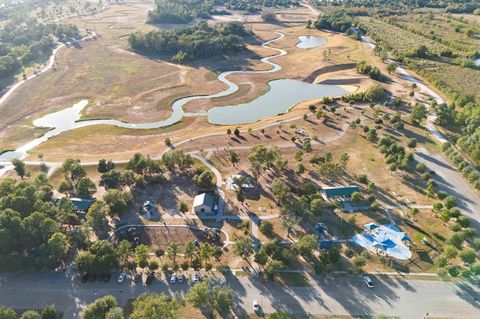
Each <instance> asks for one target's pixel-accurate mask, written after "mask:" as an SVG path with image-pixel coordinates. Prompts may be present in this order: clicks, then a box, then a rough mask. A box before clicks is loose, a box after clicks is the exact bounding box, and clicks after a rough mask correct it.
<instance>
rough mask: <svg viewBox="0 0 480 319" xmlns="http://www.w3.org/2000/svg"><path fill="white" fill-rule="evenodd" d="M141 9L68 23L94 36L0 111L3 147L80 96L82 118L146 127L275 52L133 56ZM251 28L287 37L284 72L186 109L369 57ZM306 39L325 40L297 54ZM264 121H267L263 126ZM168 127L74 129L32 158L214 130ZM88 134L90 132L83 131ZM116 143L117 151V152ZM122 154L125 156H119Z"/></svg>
mask: <svg viewBox="0 0 480 319" xmlns="http://www.w3.org/2000/svg"><path fill="white" fill-rule="evenodd" d="M147 10H148V5H144V4H126V5H113V6H111V7H109V8H108V9H106V10H105V11H103V12H101V13H98V14H96V15H93V16H88V17H81V18H72V19H70V20H69V21H70V22H73V23H76V24H77V25H79V27H81V28H87V29H90V30H93V31H95V32H96V33H97V34H98V38H97V40H93V41H90V42H87V43H85V44H84V45H83V48H81V49H75V48H67V49H62V50H61V51H60V53H59V56H58V57H57V62H56V71H51V72H50V71H49V72H47V73H46V74H44V75H42V76H41V77H39V78H37V79H35V80H32V82H30V83H27V84H26V85H25V86H23V87H22V88H20V89H19V90H18V91H17V92H16V93H15V94H14V95H13V96H12V97H11V98H10V99H9V100H7V101H6V103H5V104H4V105H3V106H2V107H1V108H0V115H2V116H1V120H0V136H2V149H13V148H14V147H16V146H19V145H21V144H22V143H24V142H25V141H28V140H30V139H32V138H33V137H34V136H38V134H41V133H42V132H44V131H45V130H43V129H38V128H33V126H32V125H31V121H32V120H34V119H35V118H37V117H39V116H41V115H45V114H47V113H50V112H52V111H55V110H59V109H61V108H65V107H68V106H70V105H72V104H73V103H74V102H75V101H77V100H78V99H80V98H89V99H90V100H91V101H92V102H91V104H90V105H89V106H88V107H87V108H86V109H85V110H84V111H83V112H82V118H83V119H91V118H114V119H118V120H122V121H128V122H152V121H158V120H161V119H165V118H166V117H168V116H169V115H170V114H171V109H170V105H171V103H172V102H173V101H174V100H175V99H178V98H180V97H184V96H188V95H195V94H211V93H215V92H219V91H221V90H223V89H224V88H225V86H224V84H223V83H221V82H219V81H217V80H216V74H218V73H219V72H221V71H224V70H228V69H238V70H241V69H243V70H266V69H269V68H270V66H269V65H267V64H264V63H261V62H260V61H259V59H260V58H261V57H264V56H268V55H271V54H273V53H274V51H273V50H271V49H268V48H262V47H260V46H259V45H258V43H255V41H253V40H252V41H253V42H251V44H249V45H248V50H247V51H245V52H243V53H240V54H237V55H234V56H231V57H228V56H223V57H215V58H212V59H202V60H198V61H194V62H193V63H191V64H189V65H184V66H180V65H174V64H171V63H168V62H162V61H157V60H151V59H148V58H146V57H142V56H139V55H137V54H134V53H132V52H130V51H128V50H127V44H126V35H128V34H129V33H130V32H134V31H136V30H143V31H148V30H151V29H153V28H155V26H152V25H147V24H145V15H146V11H147ZM298 10H300V9H298ZM302 10H303V11H305V10H306V9H305V8H304V9H302ZM302 10H300V11H302ZM303 11H302V12H303ZM307 11H308V10H307ZM303 13H305V12H303ZM252 27H253V30H254V32H255V35H256V36H257V37H258V38H259V39H261V40H262V41H265V40H268V39H271V38H273V37H276V36H277V35H276V34H275V33H273V30H281V31H282V32H284V33H285V34H286V37H285V38H284V39H282V40H280V41H278V43H276V42H275V43H274V44H273V45H274V46H276V47H279V48H285V49H286V50H287V51H289V54H288V55H286V56H284V57H280V58H277V59H275V62H276V63H280V64H281V65H282V66H283V67H284V68H283V70H281V71H280V72H277V73H273V74H255V75H250V74H248V75H244V74H242V75H240V74H236V75H232V76H231V78H230V79H231V80H232V81H234V82H235V83H237V84H238V85H239V86H240V90H239V91H238V92H236V93H234V94H233V95H231V96H229V97H225V98H218V99H213V100H198V101H194V102H192V103H190V104H188V105H187V106H186V110H189V111H197V112H198V111H204V110H207V109H208V108H210V107H212V106H217V105H227V104H237V103H242V102H246V101H249V100H252V99H254V98H255V97H257V96H259V95H261V94H263V93H265V92H266V90H268V86H267V84H266V83H267V81H269V80H272V79H278V78H285V77H287V78H297V79H304V78H305V77H307V76H308V75H309V74H311V73H313V72H314V71H316V70H318V69H320V68H322V67H323V66H325V65H335V64H338V63H347V62H350V63H351V62H355V61H359V60H362V59H366V60H372V59H373V56H372V55H371V53H365V50H362V45H361V43H358V42H355V41H353V40H351V39H349V38H346V37H344V36H342V35H334V34H330V33H325V32H320V31H318V30H308V29H305V28H304V26H303V25H301V26H293V27H291V26H288V25H281V26H279V25H271V24H264V23H258V24H252ZM306 34H311V35H316V36H321V37H325V38H327V40H328V43H327V44H326V45H325V46H322V47H318V48H315V49H311V50H302V49H298V48H297V47H296V46H295V45H296V43H297V42H298V39H297V36H299V35H306ZM326 50H328V51H329V52H335V54H331V55H330V56H329V57H328V59H327V60H326V61H325V59H324V58H323V57H322V55H323V52H324V51H326ZM312 53H313V54H312ZM332 77H333V79H334V80H335V81H336V82H335V84H342V83H345V84H347V83H350V82H349V78H351V77H355V78H356V80H355V82H356V85H357V89H358V88H360V89H363V88H364V87H366V86H367V85H369V83H370V82H369V80H367V79H365V78H363V77H359V76H358V75H355V74H354V70H343V71H337V72H333V73H330V74H323V75H321V76H320V77H319V78H318V79H317V82H322V81H325V80H332ZM198 79H201V81H198ZM40 81H41V82H42V83H43V84H42V85H41V86H40V85H38V83H39V82H40ZM54 83H56V84H54ZM58 83H60V85H59V84H58ZM78 83H81V85H78ZM44 87H47V89H45V88H44ZM17 105H21V107H17ZM265 122H267V121H262V123H265ZM174 127H175V128H173V127H170V128H164V129H160V130H149V131H148V132H141V133H140V132H132V131H128V130H123V129H117V128H113V127H104V126H102V127H100V126H99V127H94V128H86V129H80V130H78V132H68V133H66V134H62V135H61V136H58V137H55V138H54V139H52V140H51V141H48V142H47V143H46V144H45V145H42V146H40V149H39V150H38V152H37V150H35V154H38V153H40V152H41V153H43V154H45V157H46V158H49V156H50V154H49V153H50V150H51V151H53V152H54V153H55V154H58V153H56V152H57V151H59V152H60V153H62V154H65V152H64V151H65V150H66V149H64V147H65V146H66V145H69V146H68V148H69V150H68V151H67V152H72V153H70V154H80V153H81V152H78V151H79V148H81V147H87V148H88V150H87V149H85V155H86V154H91V156H88V157H86V158H85V159H87V158H95V156H97V155H98V156H100V154H101V153H97V152H96V151H95V149H96V148H101V147H102V148H103V150H104V151H105V152H106V153H107V154H112V158H121V157H123V158H125V157H128V156H130V154H131V152H128V150H132V152H134V151H135V150H139V151H141V150H142V149H143V146H142V145H145V147H148V149H149V150H152V149H158V147H155V146H154V144H158V143H157V142H158V140H159V134H163V133H166V132H169V133H170V132H172V131H174V130H175V132H174V133H173V134H170V135H173V136H171V138H172V139H174V140H175V139H176V137H178V138H181V137H183V136H185V134H188V132H185V130H183V128H186V127H188V129H189V130H191V131H192V132H193V131H195V132H198V129H201V130H205V131H211V130H212V129H213V130H217V129H218V128H216V127H214V126H212V125H210V124H208V123H206V121H205V119H200V118H199V119H184V120H183V121H182V123H181V124H177V125H175V126H174ZM86 132H89V134H85V133H86ZM125 133H126V134H125ZM139 135H141V136H143V138H145V139H146V140H145V144H144V143H137V142H135V143H134V144H133V141H131V142H129V140H131V138H130V137H131V136H139ZM78 136H82V139H81V140H80V139H78V138H77V137H78ZM98 136H102V139H100V140H99V139H98V138H97V137H98ZM160 136H161V137H160V140H163V139H164V138H165V137H163V136H164V135H160ZM72 139H74V140H76V143H74V145H72V143H71V142H68V141H70V140H72ZM147 140H148V141H147ZM89 141H90V142H89ZM84 143H85V145H84V146H82V145H83V144H84ZM146 144H148V146H147V145H146ZM87 145H88V146H87ZM115 145H123V147H122V148H121V149H120V150H119V149H118V147H116V146H115ZM159 145H160V144H159ZM105 147H106V148H105ZM74 149H75V153H73V151H74ZM125 151H126V152H128V154H127V153H125V154H122V153H123V152H125ZM55 154H51V155H52V157H55V158H56V155H55ZM124 155H126V156H124Z"/></svg>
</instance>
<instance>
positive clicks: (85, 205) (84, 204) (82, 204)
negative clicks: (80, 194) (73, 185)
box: [70, 198, 93, 212]
mask: <svg viewBox="0 0 480 319" xmlns="http://www.w3.org/2000/svg"><path fill="white" fill-rule="evenodd" d="M70 200H71V201H72V204H73V206H75V207H76V208H77V209H78V210H81V211H84V212H86V211H87V210H88V209H89V208H90V206H92V204H93V200H91V199H82V198H70Z"/></svg>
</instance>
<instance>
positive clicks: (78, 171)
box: [61, 158, 87, 188]
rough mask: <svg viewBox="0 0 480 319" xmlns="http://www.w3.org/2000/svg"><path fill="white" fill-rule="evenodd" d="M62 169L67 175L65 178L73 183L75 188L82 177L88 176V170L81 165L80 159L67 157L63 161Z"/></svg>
mask: <svg viewBox="0 0 480 319" xmlns="http://www.w3.org/2000/svg"><path fill="white" fill-rule="evenodd" d="M61 169H62V171H63V174H64V176H65V180H66V181H67V182H70V183H72V185H73V187H74V188H75V187H76V186H77V183H78V182H79V181H80V179H81V178H82V177H85V176H87V172H86V171H85V169H84V168H83V166H82V165H80V160H79V159H73V158H67V159H66V160H65V161H64V162H63V164H62V167H61Z"/></svg>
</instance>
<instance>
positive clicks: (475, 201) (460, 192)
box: [415, 148, 480, 231]
mask: <svg viewBox="0 0 480 319" xmlns="http://www.w3.org/2000/svg"><path fill="white" fill-rule="evenodd" d="M415 159H416V160H417V161H419V162H422V163H424V164H425V166H427V168H428V169H429V170H431V171H434V172H435V175H434V176H433V178H434V179H435V181H436V182H437V185H438V186H439V187H440V189H442V190H444V191H446V192H447V193H449V194H451V195H454V196H455V197H456V198H457V202H458V206H459V208H460V209H461V210H462V212H463V213H464V214H465V215H466V216H468V217H470V218H471V220H472V226H474V227H475V228H476V229H477V231H480V196H479V194H478V193H477V192H476V191H475V190H473V189H472V187H471V185H470V184H469V183H468V182H467V181H466V180H465V178H464V177H463V176H462V175H461V173H459V172H458V171H457V170H455V169H454V168H453V167H452V166H451V165H450V164H449V162H448V161H447V159H446V158H445V157H444V156H443V155H441V154H431V153H429V152H428V151H427V150H426V149H423V148H419V149H417V152H416V154H415Z"/></svg>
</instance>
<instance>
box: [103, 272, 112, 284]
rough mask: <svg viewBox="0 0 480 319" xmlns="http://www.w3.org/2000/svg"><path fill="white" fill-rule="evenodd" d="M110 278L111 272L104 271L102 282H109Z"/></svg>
mask: <svg viewBox="0 0 480 319" xmlns="http://www.w3.org/2000/svg"><path fill="white" fill-rule="evenodd" d="M110 278H112V274H111V273H106V274H105V277H103V281H104V282H109V281H110Z"/></svg>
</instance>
